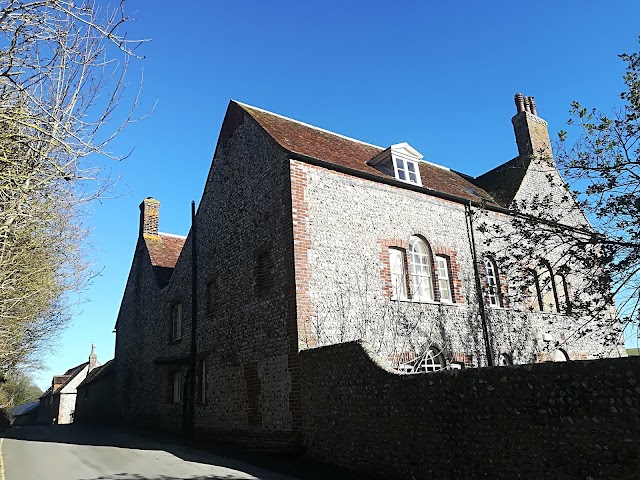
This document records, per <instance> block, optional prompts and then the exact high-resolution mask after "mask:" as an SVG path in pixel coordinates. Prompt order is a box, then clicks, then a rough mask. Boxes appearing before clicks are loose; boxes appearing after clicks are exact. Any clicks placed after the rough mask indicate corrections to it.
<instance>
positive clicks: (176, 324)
mask: <svg viewBox="0 0 640 480" xmlns="http://www.w3.org/2000/svg"><path fill="white" fill-rule="evenodd" d="M181 338H182V303H175V304H174V305H173V307H171V340H174V341H176V340H180V339H181Z"/></svg>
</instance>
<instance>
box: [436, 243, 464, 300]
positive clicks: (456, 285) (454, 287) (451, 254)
mask: <svg viewBox="0 0 640 480" xmlns="http://www.w3.org/2000/svg"><path fill="white" fill-rule="evenodd" d="M431 251H432V252H433V255H432V260H431V261H432V269H431V271H432V273H433V276H434V277H435V272H436V270H435V256H436V255H440V256H443V257H447V260H448V262H447V265H448V267H449V286H450V288H451V293H452V295H451V297H452V298H453V302H454V303H464V297H463V295H462V278H461V276H460V265H459V264H458V253H457V252H456V251H455V250H453V249H451V248H448V247H442V246H440V245H436V246H433V247H431ZM437 280H438V279H437V278H434V283H433V287H434V290H435V291H436V292H437V301H440V289H439V286H438V281H437Z"/></svg>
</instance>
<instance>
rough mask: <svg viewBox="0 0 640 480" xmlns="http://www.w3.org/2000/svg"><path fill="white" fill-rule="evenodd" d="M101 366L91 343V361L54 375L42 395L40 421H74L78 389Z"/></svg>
mask: <svg viewBox="0 0 640 480" xmlns="http://www.w3.org/2000/svg"><path fill="white" fill-rule="evenodd" d="M98 366H100V362H98V357H97V356H96V346H95V344H93V345H91V354H90V355H89V361H88V362H84V363H81V364H80V365H77V366H75V367H73V368H70V369H69V370H67V371H66V372H64V375H54V377H53V380H52V381H51V387H49V388H48V389H47V391H46V392H44V393H43V394H42V396H41V397H40V406H39V409H38V410H39V411H38V423H54V424H59V425H64V424H68V423H73V416H74V411H75V408H76V389H77V387H78V385H79V384H80V383H81V382H82V381H83V380H84V379H85V378H86V377H87V374H88V373H89V372H91V371H92V370H93V369H94V368H96V367H98Z"/></svg>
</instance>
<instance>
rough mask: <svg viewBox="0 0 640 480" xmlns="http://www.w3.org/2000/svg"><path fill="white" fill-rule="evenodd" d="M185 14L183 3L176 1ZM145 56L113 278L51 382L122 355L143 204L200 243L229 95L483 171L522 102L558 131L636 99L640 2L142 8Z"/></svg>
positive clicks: (62, 346) (68, 343)
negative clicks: (629, 55) (626, 94)
mask: <svg viewBox="0 0 640 480" xmlns="http://www.w3.org/2000/svg"><path fill="white" fill-rule="evenodd" d="M167 5H171V7H167ZM128 8H129V10H130V11H135V12H136V13H135V17H136V18H137V20H136V22H135V23H133V24H132V25H131V27H130V28H129V32H130V37H138V38H142V37H144V38H150V39H151V41H150V42H149V43H147V44H146V45H144V46H143V47H142V49H141V53H143V54H144V55H145V56H146V58H145V59H144V60H143V61H142V62H139V64H138V65H137V66H136V67H135V68H134V69H132V73H133V75H132V76H131V77H130V79H129V81H130V82H131V84H132V87H135V84H136V82H137V80H138V79H137V76H136V75H137V73H136V69H137V68H138V67H140V66H142V67H144V82H143V83H144V86H143V92H142V109H141V111H145V110H146V111H148V110H150V109H152V108H153V106H154V104H156V102H157V104H156V106H155V110H154V111H153V113H152V114H151V115H150V116H149V117H147V118H146V119H144V120H143V121H141V122H139V123H136V124H134V125H132V126H131V127H130V128H129V129H128V130H127V131H126V132H125V133H124V134H123V135H122V136H121V137H120V138H119V139H118V142H117V143H115V144H114V145H113V148H114V149H116V150H117V151H118V152H120V153H124V152H127V151H128V150H130V149H133V153H132V154H131V156H130V157H129V158H128V159H127V160H125V161H122V162H118V163H112V164H110V168H111V169H112V173H113V175H120V176H122V180H121V181H120V183H119V184H118V187H117V189H116V193H117V194H118V196H117V198H114V199H111V200H104V201H102V202H101V203H96V204H94V205H93V206H92V207H91V217H89V218H88V220H87V224H88V225H89V226H90V227H91V228H92V232H93V233H92V235H91V238H90V241H91V248H90V250H91V252H92V255H93V261H94V263H95V265H96V267H97V268H99V269H101V274H100V276H99V277H97V278H96V279H95V281H94V282H93V285H92V286H91V288H90V289H89V290H88V291H87V292H85V294H84V298H85V300H86V302H85V303H83V304H82V305H80V306H79V307H76V308H74V309H73V321H72V324H71V325H69V327H68V329H67V330H66V331H65V332H64V334H63V335H62V336H61V337H60V340H59V342H57V347H56V348H55V349H54V350H53V351H51V352H50V354H49V356H48V357H47V358H44V359H43V360H44V361H45V364H46V366H47V369H46V370H43V371H41V372H39V373H38V374H37V377H36V378H37V382H38V384H39V385H40V386H41V387H42V388H45V387H46V386H48V385H49V384H50V382H51V375H53V374H60V373H63V372H64V370H66V369H68V368H70V367H72V366H74V365H76V364H78V363H81V362H83V361H86V359H87V357H88V355H89V352H90V346H91V343H92V342H95V343H96V344H97V352H98V358H99V359H100V360H101V361H102V362H104V361H106V360H108V359H110V358H112V357H113V353H114V343H115V335H114V334H113V333H112V330H113V326H114V323H115V319H116V316H117V313H118V309H119V306H120V301H121V298H122V293H123V291H124V286H125V282H126V280H127V275H128V273H129V267H130V265H131V259H132V256H133V250H134V246H135V242H136V237H137V228H138V216H139V213H138V205H139V203H140V202H141V201H142V199H143V198H145V197H147V196H153V197H155V198H157V199H158V200H160V201H161V202H162V206H161V209H160V230H161V231H164V232H169V233H176V234H183V235H184V234H186V233H187V232H188V230H189V223H190V201H191V200H192V199H193V200H196V202H198V201H199V199H200V196H201V194H202V190H203V187H204V181H205V178H206V175H207V172H208V169H209V164H210V161H211V158H212V155H213V152H214V149H215V145H216V141H217V137H218V133H219V130H220V125H221V122H222V119H223V116H224V113H225V110H226V107H227V104H228V102H229V100H230V99H235V100H239V101H242V102H245V103H249V104H251V105H255V106H258V107H261V108H264V109H267V110H270V111H273V112H276V113H280V114H282V115H286V116H288V117H292V118H295V119H298V120H302V121H304V122H307V123H311V124H313V125H317V126H320V127H323V128H326V129H328V130H331V131H334V132H338V133H341V134H344V135H348V136H350V137H354V138H357V139H360V140H364V141H366V142H370V143H373V144H376V145H380V146H388V145H391V144H394V143H399V142H403V141H406V142H409V143H410V144H411V145H412V146H413V147H414V148H416V149H417V150H418V151H420V152H421V153H422V154H423V155H424V156H425V159H427V160H429V161H432V162H435V163H439V164H442V165H445V166H448V167H450V168H453V169H455V170H459V171H462V172H465V173H468V174H471V175H478V174H480V173H483V172H485V171H487V170H489V169H491V168H493V167H495V166H496V165H498V164H500V163H503V162H505V161H507V160H509V159H511V158H513V157H514V156H515V155H516V154H517V150H516V145H515V140H514V136H513V129H512V126H511V122H510V119H511V117H512V116H513V114H514V113H515V106H514V103H513V95H514V94H515V93H516V92H522V93H523V94H525V95H532V96H534V97H535V98H536V102H537V105H538V113H539V115H540V116H541V117H542V118H544V119H546V120H547V121H548V122H549V126H550V130H551V133H552V135H555V134H556V132H557V131H558V130H560V129H562V128H566V127H565V122H566V120H567V117H568V114H567V112H568V109H569V105H570V103H571V101H572V100H574V99H577V100H580V101H581V102H583V103H585V104H588V105H593V106H599V107H602V108H609V107H610V106H612V105H614V104H615V103H616V102H617V99H618V97H617V96H618V93H619V92H620V91H621V90H622V74H623V71H624V70H623V64H622V62H620V60H619V59H618V58H617V54H619V53H622V52H629V51H634V50H637V49H638V48H639V45H638V35H640V28H638V19H639V18H640V2H638V1H637V0H620V1H618V2H615V6H614V2H610V4H606V3H605V2H590V1H584V0H581V1H577V0H564V1H557V0H556V1H549V0H539V1H537V2H534V3H531V2H528V3H525V2H521V3H518V2H507V1H493V2H491V1H489V2H478V1H457V2H424V1H413V2H411V1H405V2H391V1H386V2H383V1H375V0H369V1H341V2H337V1H333V0H330V1H326V0H325V1H323V2H301V1H296V2H281V1H277V0H274V1H270V2H265V1H236V2H224V1H205V0H196V1H193V2H188V3H186V4H183V6H181V7H177V4H175V3H172V2H169V3H163V2H157V1H151V0H128Z"/></svg>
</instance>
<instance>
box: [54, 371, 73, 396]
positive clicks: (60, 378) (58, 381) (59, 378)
mask: <svg viewBox="0 0 640 480" xmlns="http://www.w3.org/2000/svg"><path fill="white" fill-rule="evenodd" d="M69 378H71V375H54V376H53V380H52V381H51V392H52V393H56V392H57V391H58V390H60V387H62V385H63V384H64V383H65V382H66V381H67V380H69Z"/></svg>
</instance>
